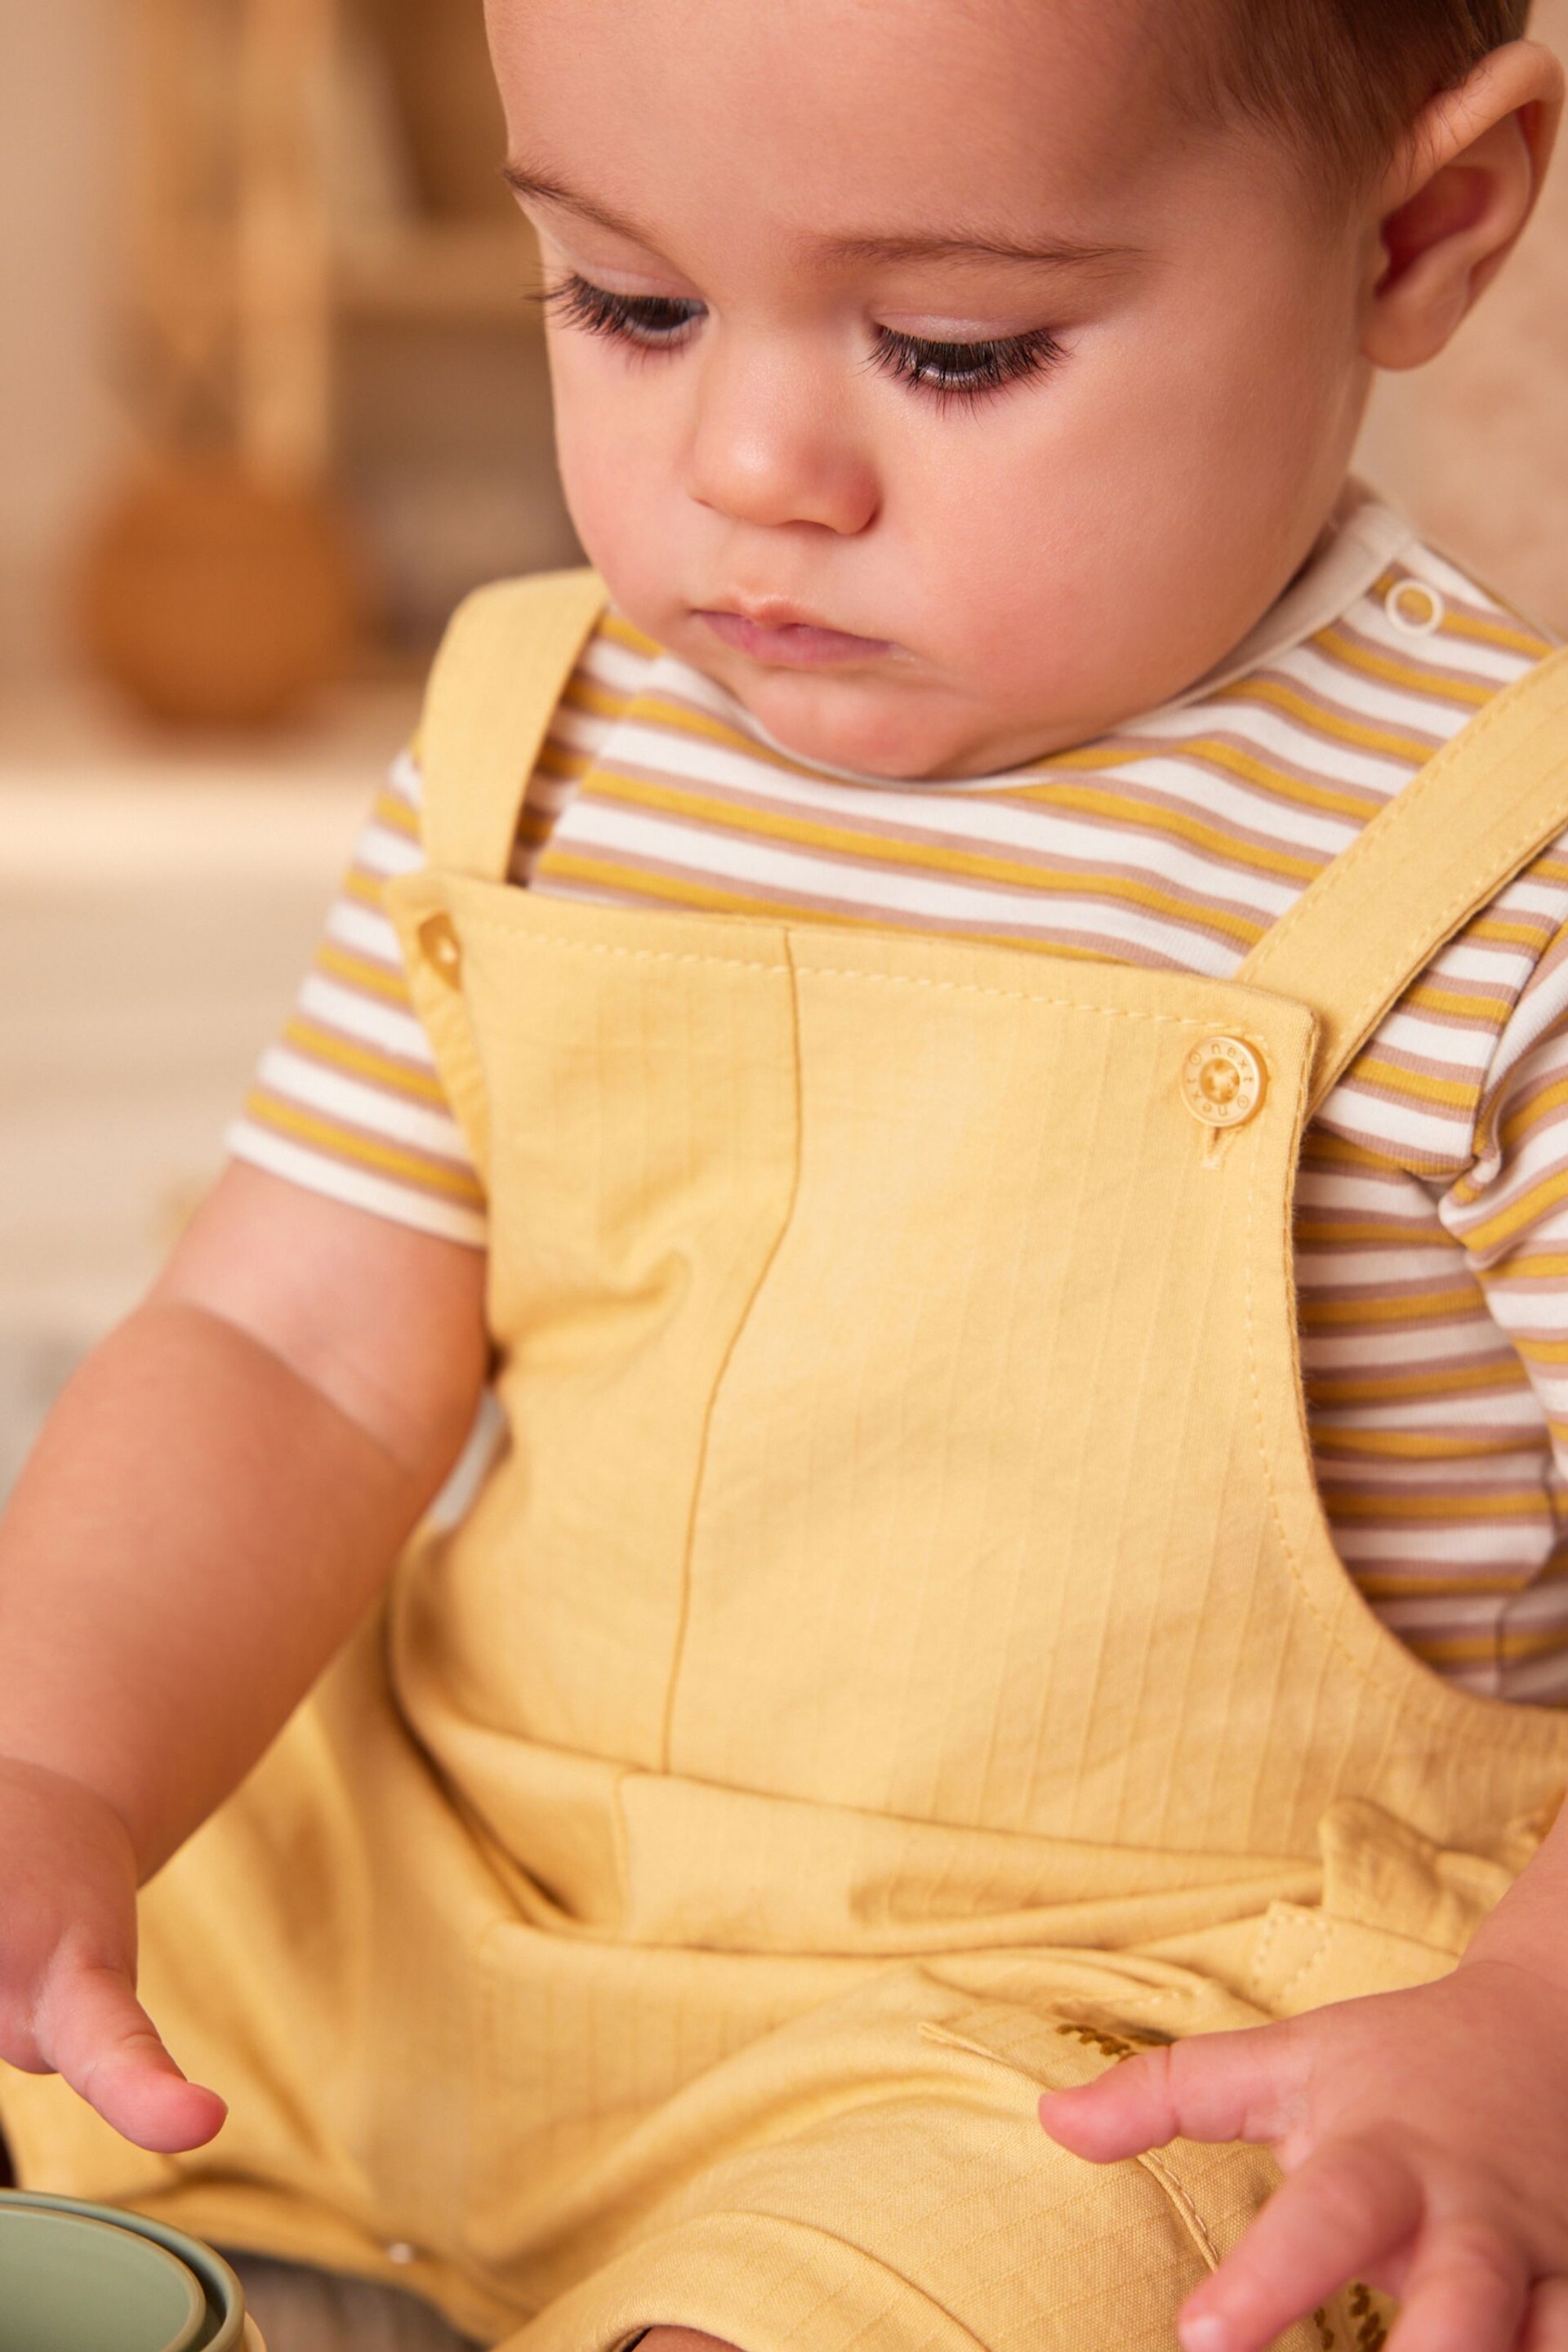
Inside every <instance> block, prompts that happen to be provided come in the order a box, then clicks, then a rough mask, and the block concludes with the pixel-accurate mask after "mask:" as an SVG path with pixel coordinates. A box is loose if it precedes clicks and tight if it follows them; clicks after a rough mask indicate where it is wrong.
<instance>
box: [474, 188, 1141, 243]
mask: <svg viewBox="0 0 1568 2352" xmlns="http://www.w3.org/2000/svg"><path fill="white" fill-rule="evenodd" d="M501 176H502V177H503V178H504V179H505V180H506V182H507V183H508V184H509V185H510V187H512V188H514V189H515V190H516V192H517V194H519V195H520V196H528V197H531V198H532V200H533V201H534V202H535V203H537V204H547V205H563V206H564V207H565V208H566V209H567V210H568V211H570V212H574V213H580V214H581V215H582V216H583V218H584V220H591V221H595V222H596V223H597V224H598V226H600V227H601V228H607V229H608V230H610V231H611V233H612V235H614V236H624V237H626V238H627V239H628V240H629V242H630V243H632V244H633V245H641V246H646V247H647V248H648V250H649V251H650V252H651V251H657V249H658V238H657V237H656V236H655V235H654V233H653V231H652V230H651V229H650V228H648V227H647V226H646V225H645V224H644V223H642V222H640V221H637V220H635V219H633V218H632V216H631V215H630V214H628V213H619V212H614V211H612V210H611V209H610V207H609V206H608V205H600V204H595V202H594V201H593V199H592V198H591V197H589V196H584V195H582V194H579V193H578V191H577V190H576V189H574V188H571V187H568V186H567V184H566V183H565V182H564V181H563V180H558V179H556V178H555V177H554V176H553V175H552V174H547V173H542V172H538V171H533V170H531V169H529V168H528V167H527V166H526V165H524V164H521V163H507V164H505V165H504V166H503V168H502V174H501ZM816 254H817V256H818V257H820V258H821V259H822V260H823V261H824V262H826V263H827V264H828V265H829V266H837V267H839V268H843V267H845V266H846V265H854V264H855V263H859V264H861V265H862V266H865V265H873V266H874V265H876V264H878V263H880V264H882V265H883V266H884V267H896V266H897V265H899V264H900V263H901V262H910V261H1016V262H1025V263H1028V264H1032V265H1033V266H1034V267H1035V268H1040V267H1042V266H1043V267H1047V268H1058V269H1064V268H1079V269H1081V268H1085V267H1086V266H1089V267H1093V266H1096V265H1098V266H1099V267H1100V268H1105V267H1107V266H1108V265H1110V266H1114V265H1115V264H1117V263H1121V262H1130V261H1141V260H1143V259H1146V258H1147V257H1146V255H1145V254H1144V253H1143V251H1142V247H1138V246H1131V245H1096V244H1093V243H1090V242H1089V241H1087V240H1086V241H1082V242H1079V241H1076V240H1073V239H1064V238H1059V237H1049V238H1044V239H1041V240H1040V241H1039V242H1035V241H1033V240H1031V239H1026V238H1015V237H1007V236H977V235H975V234H973V232H971V231H967V230H963V229H956V230H951V231H946V232H942V231H933V232H926V233H924V234H921V235H904V236H833V237H826V238H824V239H823V240H822V241H821V242H820V244H818V246H817V247H816Z"/></svg>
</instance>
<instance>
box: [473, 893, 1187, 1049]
mask: <svg viewBox="0 0 1568 2352" xmlns="http://www.w3.org/2000/svg"><path fill="white" fill-rule="evenodd" d="M463 928H464V929H465V930H471V931H492V932H494V933H496V934H497V936H498V937H500V938H501V939H505V940H510V941H511V942H512V943H513V944H514V945H515V946H518V947H524V948H536V947H537V948H566V949H568V950H571V952H572V953H573V954H574V955H596V956H610V957H614V958H615V959H616V960H617V961H621V962H625V963H668V964H699V965H706V966H708V967H710V969H711V970H713V971H751V972H756V973H758V974H759V975H760V976H761V977H763V978H765V979H770V980H777V979H779V978H781V977H783V978H786V979H791V980H793V979H795V977H796V976H797V967H796V966H795V963H794V962H793V961H790V960H788V959H786V960H785V961H784V962H782V963H757V962H753V961H752V960H751V958H750V957H747V956H713V955H698V954H695V953H692V952H687V953H684V954H681V953H678V952H677V951H676V950H674V949H672V948H618V947H613V946H611V944H610V943H609V941H608V940H573V939H566V938H563V937H562V936H561V935H560V934H559V933H554V932H545V933H542V934H541V935H540V936H538V937H532V936H528V935H525V934H523V933H521V932H520V931H516V930H514V929H512V927H511V925H510V923H498V922H494V921H492V920H490V919H489V918H488V917H486V916H484V915H467V916H465V917H464V919H463ZM809 976H810V978H811V979H813V980H846V981H855V982H860V983H868V984H869V985H870V986H872V987H877V988H921V989H925V990H927V991H929V992H931V993H932V994H934V995H942V996H980V997H990V998H994V999H995V1000H996V1001H998V1002H1000V1003H1005V1004H1038V1005H1043V1006H1044V1007H1045V1008H1046V1009H1047V1011H1048V1012H1053V1013H1098V1014H1099V1015H1100V1017H1101V1018H1103V1019H1105V1020H1108V1021H1149V1022H1152V1023H1153V1024H1155V1025H1156V1026H1157V1027H1159V1028H1162V1029H1212V1028H1213V1027H1214V1025H1215V1024H1214V1022H1213V1021H1212V1020H1205V1019H1200V1018H1199V1017H1198V1015H1197V1014H1195V1013H1146V1012H1142V1011H1140V1010H1137V1009H1135V1008H1134V1007H1132V1006H1130V1005H1125V1004H1086V1003H1082V1002H1081V1001H1080V1000H1079V999H1078V998H1076V997H1071V996H1042V995H1039V994H1037V992H1035V990H1033V989H1032V988H986V987H983V986H982V985H981V983H980V982H978V981H969V980H922V979H918V978H916V977H914V976H913V975H911V974H910V973H907V972H898V971H855V970H854V969H853V967H851V966H844V967H842V968H841V967H839V966H837V965H830V964H818V965H816V966H815V967H813V968H812V970H811V971H810V974H809ZM1218 984H1219V985H1222V986H1223V985H1226V983H1224V982H1220V983H1218Z"/></svg>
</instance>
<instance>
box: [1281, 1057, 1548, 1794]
mask: <svg viewBox="0 0 1568 2352" xmlns="http://www.w3.org/2000/svg"><path fill="white" fill-rule="evenodd" d="M1309 1100H1310V1068H1303V1070H1302V1073H1301V1083H1300V1087H1299V1089H1298V1100H1297V1109H1298V1118H1299V1121H1300V1120H1303V1119H1304V1118H1305V1115H1306V1110H1307V1106H1308V1102H1309ZM1257 1207H1258V1164H1257V1161H1256V1160H1254V1162H1253V1170H1252V1176H1251V1179H1250V1181H1249V1183H1248V1186H1247V1293H1246V1295H1247V1318H1246V1320H1247V1384H1248V1387H1249V1390H1250V1391H1251V1396H1252V1417H1253V1434H1254V1438H1255V1442H1256V1444H1257V1446H1258V1461H1259V1463H1260V1465H1262V1470H1263V1485H1264V1491H1265V1492H1266V1494H1267V1495H1268V1508H1269V1514H1270V1516H1271V1517H1272V1518H1273V1521H1274V1530H1275V1533H1276V1535H1277V1536H1278V1537H1279V1548H1280V1550H1281V1551H1282V1552H1283V1554H1284V1556H1285V1564H1286V1566H1287V1567H1288V1568H1289V1571H1290V1576H1291V1580H1292V1581H1293V1582H1294V1584H1295V1587H1296V1590H1297V1591H1298V1592H1299V1593H1300V1597H1301V1600H1302V1602H1303V1604H1304V1605H1305V1607H1306V1610H1307V1612H1308V1614H1309V1615H1310V1617H1311V1619H1312V1621H1313V1622H1314V1623H1315V1624H1316V1625H1317V1626H1318V1628H1319V1630H1320V1631H1321V1633H1323V1634H1324V1636H1325V1637H1326V1639H1327V1641H1328V1643H1329V1645H1330V1647H1331V1649H1332V1650H1334V1651H1335V1652H1336V1653H1337V1654H1338V1655H1339V1656H1340V1657H1341V1658H1342V1660H1343V1661H1344V1663H1345V1664H1346V1665H1348V1666H1349V1668H1350V1670H1351V1672H1352V1674H1353V1675H1355V1677H1356V1679H1357V1681H1358V1682H1361V1683H1363V1684H1367V1685H1371V1687H1372V1688H1373V1690H1377V1691H1381V1692H1382V1693H1383V1695H1384V1697H1385V1698H1388V1699H1391V1700H1392V1701H1393V1702H1394V1705H1395V1706H1407V1707H1409V1708H1410V1709H1411V1711H1412V1712H1413V1713H1414V1714H1415V1715H1417V1716H1420V1717H1424V1718H1425V1719H1426V1721H1427V1722H1429V1723H1431V1724H1432V1725H1434V1726H1435V1727H1437V1728H1439V1729H1441V1728H1443V1727H1445V1723H1446V1720H1452V1721H1456V1722H1457V1720H1458V1713H1459V1711H1460V1708H1459V1701H1460V1694H1459V1693H1458V1691H1455V1690H1452V1689H1450V1688H1449V1687H1448V1685H1446V1684H1441V1683H1440V1684H1438V1685H1437V1687H1436V1690H1433V1691H1429V1690H1426V1688H1424V1687H1423V1685H1422V1684H1421V1682H1420V1681H1419V1679H1417V1678H1415V1675H1416V1670H1415V1660H1414V1658H1412V1660H1411V1665H1412V1679H1410V1680H1409V1681H1407V1682H1405V1686H1404V1688H1403V1689H1402V1688H1401V1687H1400V1685H1399V1683H1398V1682H1396V1681H1395V1680H1394V1677H1393V1675H1391V1674H1390V1673H1389V1672H1388V1671H1387V1669H1386V1667H1385V1665H1384V1661H1383V1660H1382V1659H1381V1658H1379V1657H1377V1656H1375V1655H1373V1657H1370V1658H1365V1659H1363V1658H1360V1657H1358V1656H1357V1655H1356V1654H1355V1652H1354V1651H1353V1650H1352V1648H1351V1646H1350V1643H1348V1642H1347V1641H1346V1640H1345V1639H1344V1637H1343V1635H1342V1633H1339V1632H1338V1631H1337V1629H1336V1628H1335V1626H1334V1624H1333V1622H1332V1621H1331V1619H1330V1618H1329V1617H1328V1616H1327V1615H1326V1614H1325V1613H1324V1612H1323V1610H1322V1609H1321V1607H1320V1605H1319V1602H1318V1598H1317V1595H1316V1593H1314V1591H1312V1588H1311V1586H1310V1584H1309V1583H1308V1581H1307V1578H1306V1575H1305V1573H1304V1572H1303V1570H1302V1567H1301V1562H1300V1559H1299V1557H1298V1555H1297V1552H1296V1548H1295V1546H1294V1545H1293V1544H1292V1542H1291V1540H1290V1537H1289V1530H1288V1528H1287V1527H1286V1523H1285V1513H1284V1509H1283V1507H1282V1506H1281V1504H1280V1500H1279V1488H1278V1487H1277V1486H1276V1485H1275V1482H1274V1465H1273V1463H1272V1461H1271V1459H1270V1457H1269V1452H1268V1424H1267V1423H1266V1422H1265V1420H1264V1417H1263V1387H1262V1382H1261V1380H1260V1378H1259V1375H1258V1324H1257V1314H1256V1307H1257V1298H1256V1278H1255V1272H1254V1267H1255V1234H1256V1227H1257ZM1289 1219H1290V1200H1289V1195H1287V1199H1286V1207H1285V1226H1284V1231H1283V1234H1282V1241H1283V1244H1284V1247H1285V1249H1286V1252H1287V1262H1289V1246H1290V1224H1289ZM1295 1378H1296V1385H1297V1390H1298V1394H1297V1398H1296V1401H1295V1402H1296V1404H1297V1406H1298V1408H1299V1409H1300V1407H1301V1405H1302V1402H1303V1400H1302V1397H1301V1395H1300V1372H1299V1371H1298V1372H1297V1373H1296V1375H1295ZM1301 1444H1302V1445H1303V1446H1304V1447H1305V1448H1306V1453H1307V1470H1308V1475H1309V1477H1310V1476H1312V1475H1313V1468H1312V1456H1311V1450H1310V1444H1309V1442H1308V1439H1307V1436H1306V1433H1305V1431H1304V1430H1303V1432H1302V1434H1301ZM1326 1539H1327V1540H1330V1542H1331V1538H1326ZM1340 1572H1341V1574H1342V1576H1343V1577H1344V1579H1345V1583H1346V1587H1347V1590H1348V1591H1350V1592H1351V1593H1352V1594H1353V1593H1354V1591H1355V1586H1354V1583H1353V1582H1352V1579H1351V1576H1350V1571H1349V1570H1348V1569H1346V1568H1344V1567H1343V1565H1341V1570H1340ZM1373 1622H1374V1623H1375V1622H1376V1621H1375V1620H1374V1621H1373ZM1389 1639H1390V1640H1393V1639H1394V1636H1393V1635H1392V1634H1391V1635H1390V1636H1389ZM1476 1704H1478V1705H1479V1704H1480V1702H1476ZM1546 1712H1547V1710H1546V1709H1544V1708H1539V1709H1534V1710H1531V1709H1522V1708H1521V1716H1522V1717H1524V1718H1525V1719H1524V1720H1520V1721H1515V1720H1511V1719H1510V1716H1509V1713H1508V1710H1507V1709H1506V1708H1504V1709H1501V1710H1500V1712H1499V1714H1498V1715H1497V1716H1496V1717H1494V1718H1493V1720H1492V1722H1491V1725H1490V1729H1491V1730H1492V1732H1493V1733H1494V1734H1495V1735H1496V1737H1497V1738H1498V1739H1499V1741H1500V1745H1501V1746H1503V1747H1504V1748H1531V1747H1533V1745H1534V1743H1535V1742H1536V1740H1537V1739H1540V1738H1542V1736H1543V1734H1546V1733H1548V1732H1549V1731H1550V1729H1551V1726H1550V1725H1549V1724H1547V1723H1544V1722H1536V1721H1534V1720H1531V1719H1530V1718H1531V1716H1532V1715H1537V1716H1542V1717H1544V1716H1545V1714H1546ZM1545 1760H1546V1759H1545V1758H1544V1757H1542V1761H1543V1762H1544V1761H1545Z"/></svg>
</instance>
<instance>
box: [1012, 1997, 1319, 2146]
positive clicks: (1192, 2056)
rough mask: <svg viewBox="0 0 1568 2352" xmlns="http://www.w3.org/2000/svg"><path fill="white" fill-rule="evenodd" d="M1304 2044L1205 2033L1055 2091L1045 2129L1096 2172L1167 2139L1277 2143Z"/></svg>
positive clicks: (1281, 2032)
mask: <svg viewBox="0 0 1568 2352" xmlns="http://www.w3.org/2000/svg"><path fill="white" fill-rule="evenodd" d="M1301 2074H1302V2063H1301V2054H1300V2044H1299V2042H1298V2040H1297V2037H1296V2035H1295V2033H1294V2032H1293V2030H1292V2029H1291V2028H1290V2027H1289V2026H1285V2025H1260V2026H1253V2027H1249V2028H1247V2030H1245V2031H1243V2032H1235V2033H1205V2034H1198V2035H1195V2036H1194V2038H1193V2039H1192V2040H1191V2041H1189V2042H1172V2043H1170V2044H1169V2046H1168V2047H1164V2048H1161V2049H1157V2050H1146V2051H1143V2052H1142V2053H1141V2054H1140V2055H1139V2056H1138V2057H1136V2058H1129V2059H1127V2060H1126V2061H1125V2062H1124V2063H1122V2064H1121V2065H1120V2066H1112V2067H1111V2068H1110V2069H1109V2071H1108V2072H1107V2073H1105V2074H1101V2075H1100V2077H1099V2079H1098V2081H1096V2082H1093V2083H1086V2084H1084V2085H1083V2086H1082V2087H1081V2088H1080V2089H1078V2090H1072V2091H1054V2092H1048V2093H1047V2095H1046V2096H1045V2097H1044V2098H1043V2099H1042V2100H1041V2101H1040V2121H1041V2122H1042V2123H1043V2124H1044V2126H1045V2127H1046V2129H1047V2131H1048V2132H1049V2133H1050V2135H1051V2137H1052V2138H1053V2139H1055V2140H1059V2141H1060V2143H1061V2145H1062V2146H1063V2147H1069V2148H1071V2149H1072V2151H1073V2153H1074V2155H1075V2156H1084V2157H1087V2158H1089V2161H1090V2163H1092V2164H1108V2163H1113V2162H1115V2161H1116V2160H1117V2159H1118V2158H1122V2157H1128V2156H1142V2154H1143V2152H1144V2150H1145V2149H1146V2148H1151V2147H1164V2145H1165V2143H1166V2141H1167V2140H1172V2139H1176V2138H1178V2137H1179V2138H1183V2139H1203V2140H1226V2139H1246V2140H1265V2139H1270V2140H1278V2139H1280V2138H1282V2137H1284V2134H1285V2133H1286V2131H1287V2130H1288V2129H1289V2126H1290V2123H1291V2122H1292V2120H1293V2119H1294V2111H1295V2108H1296V2105H1297V2104H1298V2101H1299V2098H1300V2085H1301Z"/></svg>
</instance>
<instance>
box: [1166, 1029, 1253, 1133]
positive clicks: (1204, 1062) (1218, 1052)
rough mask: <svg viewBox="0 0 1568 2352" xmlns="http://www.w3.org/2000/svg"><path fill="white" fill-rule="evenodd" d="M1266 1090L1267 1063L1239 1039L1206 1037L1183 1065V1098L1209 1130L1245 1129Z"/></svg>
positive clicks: (1195, 1046)
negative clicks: (1260, 1059)
mask: <svg viewBox="0 0 1568 2352" xmlns="http://www.w3.org/2000/svg"><path fill="white" fill-rule="evenodd" d="M1264 1087H1265V1080H1264V1076H1263V1064H1262V1063H1261V1062H1260V1061H1259V1059H1258V1055H1256V1054H1255V1053H1254V1052H1253V1050H1252V1048H1251V1046H1250V1045H1243V1044H1242V1042H1241V1039H1240V1038H1239V1037H1205V1039H1204V1041H1203V1044H1202V1045H1194V1047H1193V1050H1192V1052H1191V1053H1190V1054H1189V1055H1187V1058H1186V1060H1185V1061H1184V1063H1183V1064H1182V1099H1183V1101H1184V1103H1185V1104H1186V1106H1187V1108H1188V1109H1189V1110H1190V1111H1191V1112H1192V1115H1193V1117H1194V1118H1196V1119H1201V1120H1202V1122H1203V1124H1204V1126H1205V1127H1219V1128H1226V1127H1245V1126H1246V1125H1247V1120H1248V1119H1249V1118H1251V1117H1252V1114H1253V1112H1254V1111H1255V1110H1257V1109H1258V1107H1259V1105H1260V1104H1261V1103H1262V1100H1263V1095H1264Z"/></svg>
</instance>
